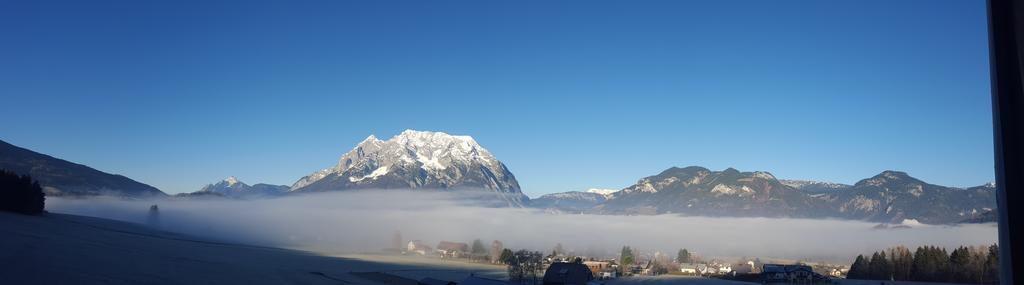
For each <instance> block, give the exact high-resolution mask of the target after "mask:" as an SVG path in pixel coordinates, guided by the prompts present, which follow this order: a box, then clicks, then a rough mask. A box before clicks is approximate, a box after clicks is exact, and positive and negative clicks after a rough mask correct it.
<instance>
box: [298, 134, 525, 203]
mask: <svg viewBox="0 0 1024 285" xmlns="http://www.w3.org/2000/svg"><path fill="white" fill-rule="evenodd" d="M353 189H444V190H469V191H479V190H484V191H487V192H490V193H494V194H497V195H496V196H495V197H497V198H498V199H502V200H504V201H505V202H507V204H508V205H512V206H521V205H522V204H523V202H524V201H525V200H528V199H529V198H527V197H526V196H525V195H523V194H522V192H521V191H520V188H519V182H518V181H516V178H515V176H514V175H512V172H510V171H509V170H508V168H507V167H505V165H504V164H503V163H501V161H498V159H497V158H495V157H494V155H492V154H491V153H490V152H489V151H487V150H486V149H484V148H483V147H482V146H480V144H478V143H477V142H476V140H474V139H473V138H472V137H469V136H453V135H449V134H446V133H442V132H422V131H413V130H406V131H404V132H402V133H401V134H399V135H396V136H394V137H392V138H391V139H388V140H379V139H377V138H376V137H374V136H372V135H371V136H370V137H368V138H366V139H365V140H363V141H362V142H360V143H359V144H358V145H357V146H356V147H355V148H353V149H352V150H351V151H349V152H348V153H345V154H344V155H342V156H341V159H339V161H338V164H337V165H334V166H332V167H329V168H325V169H323V170H320V171H317V172H314V173H312V174H310V175H307V176H305V177H303V178H301V179H299V180H298V181H297V182H295V184H294V185H292V187H291V189H290V192H292V193H306V192H323V191H338V190H353Z"/></svg>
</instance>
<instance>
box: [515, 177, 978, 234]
mask: <svg viewBox="0 0 1024 285" xmlns="http://www.w3.org/2000/svg"><path fill="white" fill-rule="evenodd" d="M530 206H531V207H536V208H543V209H548V210H553V211H561V212H576V213H579V212H585V213H595V214H683V215H691V216H713V217H793V218H839V219H857V220H866V221H874V222H887V223H899V222H900V221H902V220H903V219H916V220H918V221H920V222H923V223H931V224H943V223H957V222H960V221H963V220H965V219H970V218H973V217H978V216H980V215H982V214H983V213H985V212H987V211H989V210H991V209H993V208H995V187H994V186H992V185H986V186H979V187H972V188H968V189H960V188H952V187H944V186H938V185H932V184H928V183H924V182H922V181H920V180H917V179H915V178H913V177H910V176H908V175H907V174H906V173H903V172H896V171H885V172H882V173H881V174H879V175H876V176H874V177H872V178H868V179H864V180H861V181H860V182H857V183H856V184H855V185H844V184H838V183H828V182H813V181H799V180H785V181H780V180H778V179H776V178H775V177H774V176H773V175H772V174H771V173H768V172H762V171H755V172H740V171H738V170H735V169H732V168H729V169H726V170H723V171H711V170H708V169H706V168H703V167H698V166H691V167H685V168H676V167H673V168H669V169H668V170H665V171H663V172H661V173H659V174H658V175H654V176H649V177H645V178H642V179H640V180H639V181H637V183H636V184H634V185H632V186H629V187H626V188H625V189H622V190H621V191H618V192H615V193H613V194H611V195H609V196H607V197H605V198H604V199H603V201H602V200H601V199H599V198H597V197H594V196H593V195H589V196H588V195H586V194H581V192H567V193H555V194H548V195H545V196H542V197H541V198H538V199H535V200H534V201H531V203H530Z"/></svg>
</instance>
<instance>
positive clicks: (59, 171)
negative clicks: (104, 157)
mask: <svg viewBox="0 0 1024 285" xmlns="http://www.w3.org/2000/svg"><path fill="white" fill-rule="evenodd" d="M0 169H6V170H9V171H13V172H15V173H18V174H22V175H24V174H28V175H30V176H32V178H33V179H35V180H37V181H39V184H40V185H42V186H43V191H44V192H45V193H46V195H47V196H96V195H108V196H120V197H165V196H167V194H165V193H164V192H162V191H160V190H158V189H156V188H154V187H153V186H149V185H146V184H143V183H139V182H138V181H135V180H131V179H129V178H127V177H124V176H121V175H116V174H110V173H106V172H102V171H99V170H96V169H93V168H90V167H88V166H85V165H81V164H77V163H73V162H70V161H66V160H63V159H59V158H54V157H52V156H49V155H45V154H41V153H37V152H34V151H31V150H28V149H24V148H21V147H17V146H15V145H12V144H9V143H7V142H4V141H0Z"/></svg>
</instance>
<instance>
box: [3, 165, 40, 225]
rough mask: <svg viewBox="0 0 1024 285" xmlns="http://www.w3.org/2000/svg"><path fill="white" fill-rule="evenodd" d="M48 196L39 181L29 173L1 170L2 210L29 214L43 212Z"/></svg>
mask: <svg viewBox="0 0 1024 285" xmlns="http://www.w3.org/2000/svg"><path fill="white" fill-rule="evenodd" d="M45 204H46V196H45V195H44V194H43V187H41V186H39V182H38V181H32V177H29V176H28V175H20V176H19V175H18V174H17V173H14V172H10V171H6V170H0V210H3V211H11V212H17V213H22V214H28V215H39V214H42V213H43V209H44V208H45Z"/></svg>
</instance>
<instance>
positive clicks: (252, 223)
mask: <svg viewBox="0 0 1024 285" xmlns="http://www.w3.org/2000/svg"><path fill="white" fill-rule="evenodd" d="M459 194H460V193H452V192H429V191H401V190H396V191H353V192H332V193H316V194H305V195H297V196H289V197H281V198H273V199H254V200H229V199H228V200H226V199H213V200H203V199H183V200H175V199H164V200H149V201H147V200H120V199H114V198H109V197H107V198H104V197H94V198H88V199H67V198H50V199H47V202H48V204H47V210H49V211H53V212H57V213H69V214H78V215H87V216H96V217H101V218H110V219H115V220H122V221H129V222H136V223H145V221H146V219H147V215H148V211H149V206H150V205H153V204H157V205H159V209H160V210H159V212H160V219H161V222H160V224H161V228H162V229H164V230H168V231H173V232H180V233H185V234H190V235H196V236H202V237H212V238H217V239H222V240H224V241H229V242H243V243H252V244H257V245H267V246H276V247H291V248H301V249H306V250H312V251H315V252H319V253H324V254H329V253H364V252H377V251H379V250H381V249H383V248H387V247H390V245H391V237H392V235H393V233H394V232H395V231H396V230H397V231H400V232H401V235H402V237H403V239H404V241H405V242H408V241H409V240H423V241H425V242H427V243H428V244H429V245H430V246H433V245H435V244H437V243H438V242H440V241H443V240H450V241H458V242H466V243H470V242H472V240H473V239H477V238H479V239H481V240H482V241H484V243H485V245H487V246H489V245H490V241H491V240H501V241H502V242H503V243H504V245H505V247H508V248H515V249H521V248H525V249H531V250H539V251H543V252H549V251H550V250H551V249H552V248H553V247H554V246H555V245H556V244H557V243H561V244H563V246H564V247H565V249H566V250H569V251H575V252H576V253H577V254H580V255H584V254H587V255H589V254H604V255H606V256H608V257H610V256H617V255H618V249H620V248H621V247H622V246H631V247H633V248H635V249H638V250H641V251H642V252H654V251H660V252H662V253H664V254H668V255H669V256H674V254H675V251H676V250H678V249H681V248H687V249H688V250H690V251H691V252H695V253H697V254H699V255H702V256H705V257H708V258H710V257H743V256H747V257H761V258H780V259H805V258H806V259H810V260H812V261H827V262H834V263H840V264H849V262H852V260H853V258H854V257H856V256H857V254H870V253H871V252H873V251H877V250H881V249H885V248H889V247H891V246H895V245H905V246H908V247H910V248H915V247H917V246H921V245H938V246H943V247H946V248H954V247H958V246H960V245H968V246H978V245H990V244H993V243H995V242H996V233H997V228H996V226H995V224H962V225H923V224H915V223H912V224H910V226H911V228H895V229H875V228H874V226H875V225H877V224H878V223H872V222H864V221H855V220H836V219H790V218H738V217H717V218H716V217H693V216H691V217H684V216H678V215H654V216H618V215H589V214H588V215H579V214H551V213H545V212H544V211H542V210H538V209H515V208H490V207H480V206H476V205H474V204H473V203H472V202H469V201H466V200H465V199H460V197H461V196H458V195H459ZM466 194H472V193H471V192H466ZM462 198H464V197H462Z"/></svg>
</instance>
